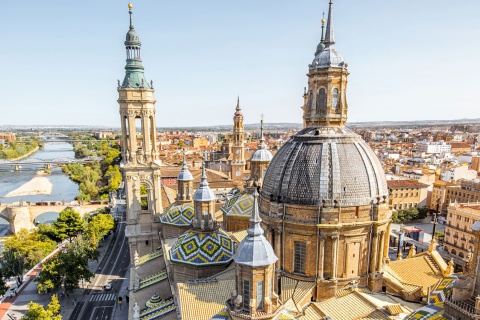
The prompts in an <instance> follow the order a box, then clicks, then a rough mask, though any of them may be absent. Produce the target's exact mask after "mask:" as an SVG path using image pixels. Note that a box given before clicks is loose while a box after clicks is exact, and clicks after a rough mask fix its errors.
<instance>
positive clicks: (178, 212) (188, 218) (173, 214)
mask: <svg viewBox="0 0 480 320" xmlns="http://www.w3.org/2000/svg"><path fill="white" fill-rule="evenodd" d="M194 215H195V213H194V209H193V204H191V203H184V204H178V205H173V206H171V207H169V208H167V210H166V212H165V213H164V214H162V215H161V217H160V222H161V223H163V224H169V225H174V226H180V227H184V226H190V225H191V224H192V219H193V216H194Z"/></svg>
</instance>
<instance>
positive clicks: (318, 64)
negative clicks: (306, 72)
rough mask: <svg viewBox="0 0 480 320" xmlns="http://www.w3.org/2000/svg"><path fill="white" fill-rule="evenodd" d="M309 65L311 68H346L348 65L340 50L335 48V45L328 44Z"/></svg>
mask: <svg viewBox="0 0 480 320" xmlns="http://www.w3.org/2000/svg"><path fill="white" fill-rule="evenodd" d="M309 67H310V69H315V68H328V67H332V68H346V67H347V65H346V63H345V60H343V58H342V56H341V55H340V54H339V53H338V51H337V50H335V48H334V47H333V46H328V47H326V48H324V49H323V50H322V51H321V52H320V53H319V54H317V55H316V56H315V59H313V61H312V64H311V65H309Z"/></svg>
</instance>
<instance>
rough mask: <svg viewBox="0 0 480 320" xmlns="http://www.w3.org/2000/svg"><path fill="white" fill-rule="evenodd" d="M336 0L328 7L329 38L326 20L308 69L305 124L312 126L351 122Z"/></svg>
mask: <svg viewBox="0 0 480 320" xmlns="http://www.w3.org/2000/svg"><path fill="white" fill-rule="evenodd" d="M332 14H333V13H332V1H331V0H330V3H329V9H328V18H327V19H328V20H327V29H326V34H325V38H324V36H323V30H324V24H325V20H324V19H322V39H321V40H320V43H319V45H318V46H317V50H316V52H315V58H314V59H313V62H312V64H310V65H309V66H308V67H309V72H308V75H307V76H308V90H305V92H304V95H303V98H304V105H303V106H302V109H303V125H304V127H305V128H308V127H322V126H329V127H343V126H345V123H346V122H347V111H348V105H347V100H346V92H347V78H348V75H349V73H348V71H347V67H348V65H347V64H346V63H345V62H344V60H343V58H342V57H341V55H340V54H339V53H338V52H337V50H335V48H334V44H335V37H334V32H333V16H332Z"/></svg>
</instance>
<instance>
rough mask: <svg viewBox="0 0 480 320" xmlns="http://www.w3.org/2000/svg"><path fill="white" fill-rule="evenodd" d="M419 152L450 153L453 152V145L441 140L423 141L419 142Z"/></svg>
mask: <svg viewBox="0 0 480 320" xmlns="http://www.w3.org/2000/svg"><path fill="white" fill-rule="evenodd" d="M417 147H418V149H417V150H418V152H425V153H449V152H451V149H452V146H451V145H449V144H447V143H446V142H445V141H439V142H429V141H421V142H419V143H418V146H417Z"/></svg>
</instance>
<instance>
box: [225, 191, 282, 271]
mask: <svg viewBox="0 0 480 320" xmlns="http://www.w3.org/2000/svg"><path fill="white" fill-rule="evenodd" d="M250 222H251V224H250V227H249V228H248V229H247V234H248V235H247V236H246V237H245V238H244V239H243V240H242V242H240V244H239V245H238V248H237V251H236V252H235V254H234V256H233V260H234V261H235V263H238V264H242V265H247V266H250V267H261V266H269V265H271V264H274V263H275V262H276V261H277V260H278V258H277V256H276V255H275V252H273V248H272V246H271V245H270V243H269V242H268V241H267V239H266V238H265V236H264V235H263V233H264V232H263V229H262V227H261V226H260V222H262V219H260V215H259V210H258V193H257V192H256V191H255V193H254V194H253V208H252V213H251V217H250Z"/></svg>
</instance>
